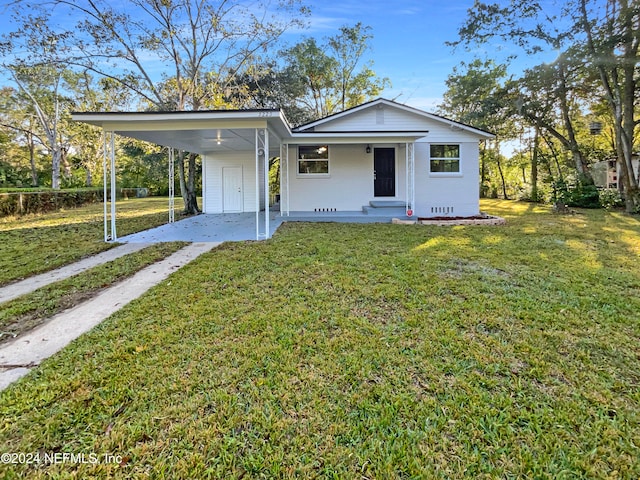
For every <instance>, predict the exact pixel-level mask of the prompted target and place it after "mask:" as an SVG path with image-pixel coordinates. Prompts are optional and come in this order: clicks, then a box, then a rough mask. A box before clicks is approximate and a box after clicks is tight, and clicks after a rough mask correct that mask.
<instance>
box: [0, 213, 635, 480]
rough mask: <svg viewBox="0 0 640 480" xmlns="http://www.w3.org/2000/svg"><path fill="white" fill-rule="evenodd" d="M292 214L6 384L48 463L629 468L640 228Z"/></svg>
mask: <svg viewBox="0 0 640 480" xmlns="http://www.w3.org/2000/svg"><path fill="white" fill-rule="evenodd" d="M482 209H483V210H485V211H487V212H489V213H492V214H498V215H501V216H503V217H506V219H507V225H506V226H504V227H452V228H449V227H425V226H420V225H416V226H395V225H346V224H329V223H327V224H321V223H318V224H298V223H292V224H286V225H285V226H284V227H282V230H280V231H279V232H278V233H277V234H276V235H275V236H274V238H273V239H271V240H269V241H265V242H258V243H256V242H239V243H233V244H226V245H223V246H222V247H220V248H218V249H216V250H213V251H212V252H211V253H209V254H206V255H203V256H202V257H200V258H199V259H197V260H196V261H194V262H193V263H191V264H190V265H188V266H186V267H184V268H183V269H181V270H179V271H178V272H176V273H175V274H174V275H172V276H171V277H170V278H169V279H168V280H167V281H165V282H162V284H161V285H158V286H157V287H155V288H153V289H151V290H150V291H149V292H148V293H147V294H145V295H144V296H143V297H142V298H140V299H139V300H137V301H135V302H132V303H131V304H129V305H128V306H126V307H125V308H123V309H122V310H121V311H120V312H118V313H117V314H115V315H114V316H112V317H111V318H110V319H108V320H106V321H105V322H104V323H102V324H101V325H100V326H99V327H97V328H96V329H94V330H93V331H91V332H90V333H88V334H87V335H84V336H83V337H81V338H79V339H78V340H77V341H75V342H73V344H72V345H70V346H69V347H68V348H66V349H65V350H64V351H62V352H60V353H59V354H57V355H55V356H54V357H52V358H50V359H48V360H47V361H45V362H43V363H42V365H40V366H39V367H38V368H37V369H35V371H33V372H32V373H31V374H30V375H29V376H27V377H25V378H23V379H22V380H20V381H19V382H18V383H17V384H15V385H13V386H12V387H10V388H9V389H7V390H5V391H4V392H2V393H1V394H0V395H1V403H0V405H1V406H0V413H1V414H2V418H3V428H2V429H0V447H1V448H0V449H1V450H2V451H5V452H33V451H45V452H46V451H65V452H73V453H85V454H89V453H92V452H95V453H96V454H98V455H103V454H112V455H121V456H122V461H121V462H119V463H117V462H116V463H100V464H95V465H93V464H71V463H58V464H51V465H41V466H39V467H37V468H36V467H35V466H33V465H31V466H30V465H24V464H23V465H3V466H1V467H0V468H4V471H2V472H0V474H5V475H6V476H8V477H10V478H11V477H12V476H15V477H25V478H26V477H28V478H33V479H39V478H42V479H44V478H67V477H77V478H106V477H112V478H138V477H145V476H147V477H152V478H153V477H161V478H241V477H245V478H362V477H366V478H436V479H437V478H442V479H444V478H450V479H457V478H593V479H600V478H601V479H606V478H637V477H638V476H640V464H639V463H638V462H637V458H638V455H637V453H638V452H637V439H638V438H640V422H639V421H638V415H639V414H640V407H639V400H640V398H639V397H638V389H637V382H638V373H639V371H638V362H637V354H638V342H637V339H638V337H639V336H640V327H639V325H638V322H637V320H636V319H637V312H638V309H639V308H640V300H639V298H638V296H637V287H638V285H640V274H639V272H638V268H637V260H636V259H637V257H638V255H639V254H640V251H639V250H638V246H639V245H640V224H639V223H638V221H637V220H636V219H634V218H630V217H627V216H624V215H621V214H617V213H611V212H605V211H601V210H600V211H583V212H581V213H580V214H578V215H573V216H563V217H559V216H556V215H553V214H552V213H551V212H550V210H549V209H548V208H545V207H540V206H537V205H534V204H530V203H529V204H525V203H515V202H504V201H484V202H483V203H482Z"/></svg>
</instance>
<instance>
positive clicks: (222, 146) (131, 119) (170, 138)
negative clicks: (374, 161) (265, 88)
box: [72, 109, 428, 154]
mask: <svg viewBox="0 0 640 480" xmlns="http://www.w3.org/2000/svg"><path fill="white" fill-rule="evenodd" d="M72 119H73V120H75V121H79V122H83V123H87V124H90V125H95V126H98V127H101V128H102V129H103V130H105V131H107V132H115V133H117V134H119V135H122V136H125V137H131V138H136V139H138V140H145V141H148V142H151V143H155V144H157V145H162V146H166V147H173V148H178V149H180V150H186V151H189V152H193V153H200V154H207V153H213V152H221V151H249V150H252V149H254V148H255V130H256V129H263V128H267V129H269V131H270V132H271V133H273V134H275V136H276V137H277V139H278V140H279V141H280V142H282V143H288V142H291V143H296V144H316V143H318V142H322V143H376V142H378V141H380V140H381V139H384V141H385V142H389V143H394V142H411V141H414V140H416V139H418V138H421V137H424V136H426V135H427V134H428V132H427V131H349V132H309V131H303V132H292V129H291V127H290V126H289V123H288V122H287V119H286V117H285V116H284V113H283V112H282V110H278V109H254V110H198V111H170V112H74V113H72ZM272 146H273V147H276V146H275V144H273V143H272Z"/></svg>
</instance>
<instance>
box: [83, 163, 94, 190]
mask: <svg viewBox="0 0 640 480" xmlns="http://www.w3.org/2000/svg"><path fill="white" fill-rule="evenodd" d="M84 170H85V173H86V176H85V180H84V184H85V185H86V186H87V187H92V186H93V174H92V173H91V168H89V166H86V167H85V168H84Z"/></svg>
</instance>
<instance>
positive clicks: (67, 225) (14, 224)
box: [0, 197, 168, 285]
mask: <svg viewBox="0 0 640 480" xmlns="http://www.w3.org/2000/svg"><path fill="white" fill-rule="evenodd" d="M167 202H168V200H167V199H166V198H161V197H151V198H141V199H130V200H122V201H119V202H117V204H116V205H117V216H116V219H117V227H116V228H117V231H118V236H120V237H121V236H124V235H127V234H130V233H134V232H139V231H141V230H146V229H148V228H152V227H156V226H158V225H162V224H165V223H167V220H168V203H167ZM103 208H104V207H103V204H102V203H100V204H97V203H96V204H91V205H86V206H84V207H80V208H76V209H68V210H61V211H59V212H55V213H44V214H34V215H25V216H22V217H4V218H0V238H1V239H2V241H0V285H3V284H6V283H9V282H11V281H14V280H19V279H21V278H24V277H28V276H31V275H34V274H36V273H41V272H45V271H47V270H52V269H54V268H58V267H60V266H62V265H66V264H67V263H71V262H74V261H77V260H79V259H81V258H83V257H86V256H88V255H93V254H96V253H99V252H101V251H103V250H107V249H109V248H112V247H113V246H115V244H110V243H105V241H104V228H103Z"/></svg>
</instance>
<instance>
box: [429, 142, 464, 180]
mask: <svg viewBox="0 0 640 480" xmlns="http://www.w3.org/2000/svg"><path fill="white" fill-rule="evenodd" d="M429 160H430V165H431V172H432V173H452V172H453V173H459V172H460V145H431V149H430V155H429Z"/></svg>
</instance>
